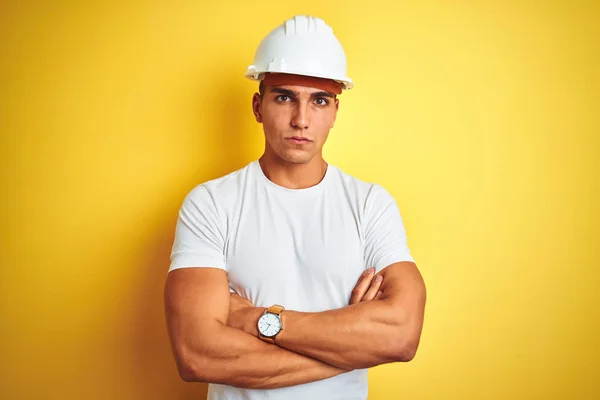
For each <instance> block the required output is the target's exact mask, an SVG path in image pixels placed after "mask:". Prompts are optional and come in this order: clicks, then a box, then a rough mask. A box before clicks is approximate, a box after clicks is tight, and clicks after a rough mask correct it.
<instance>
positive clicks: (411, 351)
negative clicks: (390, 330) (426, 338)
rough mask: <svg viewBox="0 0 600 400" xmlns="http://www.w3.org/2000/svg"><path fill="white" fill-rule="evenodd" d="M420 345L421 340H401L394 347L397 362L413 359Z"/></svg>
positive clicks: (394, 356)
mask: <svg viewBox="0 0 600 400" xmlns="http://www.w3.org/2000/svg"><path fill="white" fill-rule="evenodd" d="M418 347H419V340H418V339H417V340H414V339H412V340H410V339H408V340H399V341H397V344H396V346H395V348H394V354H393V358H394V361H396V362H409V361H412V360H413V359H414V358H415V356H416V354H417V349H418Z"/></svg>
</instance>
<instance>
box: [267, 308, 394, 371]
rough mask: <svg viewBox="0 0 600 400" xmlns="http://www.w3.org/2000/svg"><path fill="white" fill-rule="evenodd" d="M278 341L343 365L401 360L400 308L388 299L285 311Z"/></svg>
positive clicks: (370, 364) (359, 366)
mask: <svg viewBox="0 0 600 400" xmlns="http://www.w3.org/2000/svg"><path fill="white" fill-rule="evenodd" d="M282 320H283V326H284V329H283V330H282V331H281V332H280V333H279V335H278V336H277V345H278V346H280V347H283V348H285V349H288V350H292V351H294V352H297V353H301V354H304V355H307V356H310V357H313V358H316V359H319V360H321V361H324V362H326V363H328V364H332V365H336V366H339V367H341V368H369V367H372V366H375V365H379V364H383V363H387V362H393V361H400V360H401V359H402V358H403V355H402V354H401V353H402V351H403V348H404V346H403V345H404V344H403V343H402V341H403V338H402V333H401V332H402V326H400V324H399V318H398V310H397V308H394V307H393V306H392V305H391V304H389V302H387V301H385V300H381V301H371V302H366V303H359V304H354V305H351V306H348V307H344V308H341V309H336V310H330V311H324V312H320V313H302V312H295V311H284V312H283V315H282Z"/></svg>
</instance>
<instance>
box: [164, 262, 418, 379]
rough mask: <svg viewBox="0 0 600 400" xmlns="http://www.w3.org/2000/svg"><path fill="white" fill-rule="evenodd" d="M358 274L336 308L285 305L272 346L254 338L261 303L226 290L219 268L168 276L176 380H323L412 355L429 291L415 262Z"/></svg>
mask: <svg viewBox="0 0 600 400" xmlns="http://www.w3.org/2000/svg"><path fill="white" fill-rule="evenodd" d="M379 275H381V277H382V278H383V279H382V281H381V282H377V281H376V279H374V277H373V275H372V274H363V275H362V276H361V277H360V279H359V281H358V283H357V285H356V287H355V289H354V291H353V293H352V298H351V300H350V305H349V306H347V307H344V308H341V309H336V310H329V311H324V312H319V313H302V312H296V311H293V310H286V311H284V312H283V313H282V322H283V326H284V329H283V330H282V331H281V332H280V333H279V334H278V335H277V338H276V345H273V344H268V343H265V342H263V341H261V340H260V339H258V337H257V327H256V323H257V321H258V318H259V317H260V315H261V314H262V313H263V311H264V308H260V307H254V306H252V304H250V303H249V302H247V301H245V300H243V299H241V298H240V297H239V296H237V295H235V294H230V292H229V283H228V280H227V274H226V272H225V271H224V270H222V269H218V268H180V269H177V270H174V271H171V272H170V273H169V274H168V277H167V282H166V286H165V311H166V316H167V327H168V331H169V337H170V341H171V347H172V349H173V354H174V356H175V360H176V363H177V368H178V370H179V374H180V376H181V378H182V379H183V380H185V381H188V382H212V383H221V384H227V385H231V386H237V387H243V388H252V389H272V388H279V387H286V386H293V385H298V384H302V383H308V382H313V381H317V380H322V379H326V378H329V377H332V376H335V375H338V374H341V373H344V372H348V371H350V370H353V369H357V368H369V367H372V366H376V365H379V364H384V363H389V362H396V361H410V360H411V359H412V358H413V357H414V355H415V353H416V351H417V347H418V345H419V339H420V335H421V330H422V326H423V315H424V308H425V300H426V291H425V285H424V283H423V279H422V277H421V274H420V273H419V270H418V269H417V267H416V265H415V264H414V263H412V262H398V263H394V264H391V265H389V266H388V267H386V268H384V269H383V270H381V271H380V272H379V273H378V274H377V275H376V276H379Z"/></svg>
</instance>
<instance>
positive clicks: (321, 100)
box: [315, 97, 329, 106]
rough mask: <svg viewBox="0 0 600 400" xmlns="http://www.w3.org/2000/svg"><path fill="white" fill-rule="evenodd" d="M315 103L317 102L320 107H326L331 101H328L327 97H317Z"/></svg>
mask: <svg viewBox="0 0 600 400" xmlns="http://www.w3.org/2000/svg"><path fill="white" fill-rule="evenodd" d="M315 101H316V102H317V105H319V106H326V105H327V104H329V101H327V99H326V98H325V97H317V98H316V99H315Z"/></svg>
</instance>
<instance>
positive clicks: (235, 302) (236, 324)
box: [227, 293, 265, 336]
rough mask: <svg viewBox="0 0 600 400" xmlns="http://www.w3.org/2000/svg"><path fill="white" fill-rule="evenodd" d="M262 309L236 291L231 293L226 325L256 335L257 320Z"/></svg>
mask: <svg viewBox="0 0 600 400" xmlns="http://www.w3.org/2000/svg"><path fill="white" fill-rule="evenodd" d="M264 310H265V309H264V308H260V307H254V306H253V305H252V303H250V302H249V301H248V300H246V299H244V298H243V297H241V296H239V295H238V294H237V293H231V295H230V296H229V316H228V318H227V326H230V327H232V328H235V329H239V330H241V331H244V332H246V333H248V334H250V335H253V336H258V326H257V322H258V319H259V318H260V316H261V315H262V314H263V312H264Z"/></svg>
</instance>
